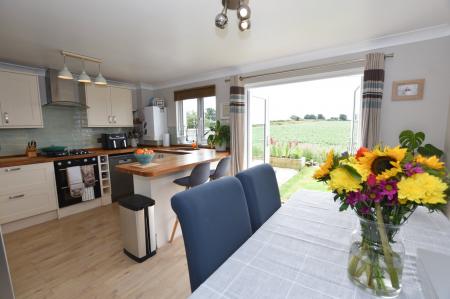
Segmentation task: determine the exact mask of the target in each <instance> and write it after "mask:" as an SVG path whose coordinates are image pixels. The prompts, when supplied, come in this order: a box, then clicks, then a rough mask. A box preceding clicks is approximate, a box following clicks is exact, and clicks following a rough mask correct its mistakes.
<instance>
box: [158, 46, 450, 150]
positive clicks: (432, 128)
mask: <svg viewBox="0 0 450 299" xmlns="http://www.w3.org/2000/svg"><path fill="white" fill-rule="evenodd" d="M372 51H380V52H384V53H394V57H393V58H388V59H386V66H385V73H386V76H385V90H384V96H383V103H382V111H381V136H380V137H381V140H382V142H383V143H384V144H386V145H396V144H398V135H399V133H400V132H401V131H402V130H404V129H412V130H417V131H419V130H420V131H423V132H425V134H426V136H427V139H426V141H427V142H429V143H432V144H434V145H435V146H437V147H439V148H444V144H445V140H446V128H447V119H448V115H449V112H448V111H449V110H448V102H449V98H450V58H449V53H450V37H445V38H439V39H434V40H427V41H422V42H416V43H412V44H406V45H401V46H395V47H389V48H382V49H377V50H372ZM365 53H366V52H363V53H358V54H352V55H346V56H340V57H335V58H331V59H325V60H320V61H311V62H308V63H301V64H297V65H292V66H289V67H285V68H284V69H290V68H293V67H306V66H311V65H321V64H326V63H332V62H339V61H344V60H349V59H355V58H363V57H364V54H365ZM361 66H362V64H361V63H354V64H350V65H346V66H345V67H344V66H339V67H333V68H326V69H320V70H313V71H303V72H297V73H290V74H289V76H290V77H292V76H297V77H299V76H310V75H313V74H314V73H319V72H335V71H340V70H342V69H344V68H353V69H354V68H356V67H361ZM280 69H283V68H279V69H275V70H280ZM272 70H274V69H272ZM244 75H246V74H244ZM286 77H287V76H286V75H283V76H279V75H278V76H271V77H260V78H258V79H252V80H247V81H246V83H250V84H261V82H262V81H268V80H271V81H269V82H267V84H270V83H280V81H279V80H280V79H286ZM420 78H425V80H426V82H425V93H424V100H422V101H404V102H393V101H391V87H392V81H394V80H408V79H420ZM225 79H226V78H220V79H214V80H209V81H202V82H198V83H194V84H189V85H183V86H177V87H171V88H165V89H160V90H156V91H155V95H157V96H161V97H164V98H165V99H166V102H167V104H168V114H169V115H168V125H169V127H170V126H173V127H174V126H176V109H175V103H174V101H173V92H174V91H175V90H180V89H185V88H190V87H195V86H202V85H208V84H215V85H216V92H217V102H218V106H219V105H220V104H219V103H222V102H224V101H228V97H229V90H228V89H229V83H226V82H225ZM218 113H220V112H219V110H218Z"/></svg>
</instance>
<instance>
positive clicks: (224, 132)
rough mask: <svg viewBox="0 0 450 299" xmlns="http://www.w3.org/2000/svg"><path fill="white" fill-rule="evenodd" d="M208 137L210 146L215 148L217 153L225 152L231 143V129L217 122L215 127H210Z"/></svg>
mask: <svg viewBox="0 0 450 299" xmlns="http://www.w3.org/2000/svg"><path fill="white" fill-rule="evenodd" d="M208 133H210V135H209V136H208V145H209V146H210V147H211V148H212V147H215V148H216V151H218V152H224V151H226V150H227V145H228V144H229V143H230V127H229V126H227V125H221V124H220V121H216V126H215V127H210V128H209V132H208ZM208 133H207V134H208Z"/></svg>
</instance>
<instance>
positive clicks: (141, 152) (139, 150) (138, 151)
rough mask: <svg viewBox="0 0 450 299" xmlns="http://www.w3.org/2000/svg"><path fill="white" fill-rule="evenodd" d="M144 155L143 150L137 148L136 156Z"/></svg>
mask: <svg viewBox="0 0 450 299" xmlns="http://www.w3.org/2000/svg"><path fill="white" fill-rule="evenodd" d="M144 153H145V150H144V149H142V148H138V149H137V150H136V154H138V155H142V154H144Z"/></svg>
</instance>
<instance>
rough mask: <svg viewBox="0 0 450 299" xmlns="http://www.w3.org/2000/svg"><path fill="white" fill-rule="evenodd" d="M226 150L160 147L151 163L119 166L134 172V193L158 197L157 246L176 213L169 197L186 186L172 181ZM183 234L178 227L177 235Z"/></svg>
mask: <svg viewBox="0 0 450 299" xmlns="http://www.w3.org/2000/svg"><path fill="white" fill-rule="evenodd" d="M228 155H229V154H228V153H226V152H220V153H218V152H216V151H215V150H211V149H197V150H193V149H190V148H185V149H180V148H178V149H177V148H168V149H166V150H161V149H158V150H157V154H156V158H155V159H154V160H153V161H152V163H151V164H150V165H149V166H147V167H143V166H141V165H139V164H138V163H128V164H122V165H118V166H116V168H117V169H118V170H119V171H122V172H126V173H129V174H132V175H133V183H134V193H136V194H141V195H144V196H147V197H150V198H152V199H154V200H155V202H156V204H155V226H156V234H157V245H158V247H161V246H163V245H164V244H166V243H167V242H168V240H169V236H170V233H171V229H172V226H173V223H174V222H175V219H176V216H175V213H174V212H173V211H172V207H171V204H170V199H171V198H172V196H173V195H174V194H175V193H178V192H181V191H183V190H184V187H181V186H178V185H176V184H174V183H173V180H175V179H177V178H180V177H183V176H187V175H189V174H190V173H191V170H192V169H193V168H194V167H195V165H197V164H200V163H203V162H211V163H212V162H217V161H219V160H220V159H222V158H224V157H226V156H228ZM177 235H180V230H178V231H177V232H176V234H175V236H177Z"/></svg>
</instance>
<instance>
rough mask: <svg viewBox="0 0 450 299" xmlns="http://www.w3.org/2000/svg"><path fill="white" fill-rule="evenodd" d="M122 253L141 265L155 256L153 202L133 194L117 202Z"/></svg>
mask: <svg viewBox="0 0 450 299" xmlns="http://www.w3.org/2000/svg"><path fill="white" fill-rule="evenodd" d="M119 205H120V226H121V234H122V241H123V247H124V249H123V251H124V253H125V254H126V255H127V256H128V257H130V258H131V259H133V260H135V261H136V262H139V263H142V262H143V261H145V260H146V259H148V258H149V257H151V256H153V255H155V254H156V249H157V246H156V233H155V201H154V200H153V199H151V198H148V197H145V196H142V195H139V194H134V195H130V196H127V197H124V198H121V199H120V200H119Z"/></svg>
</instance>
